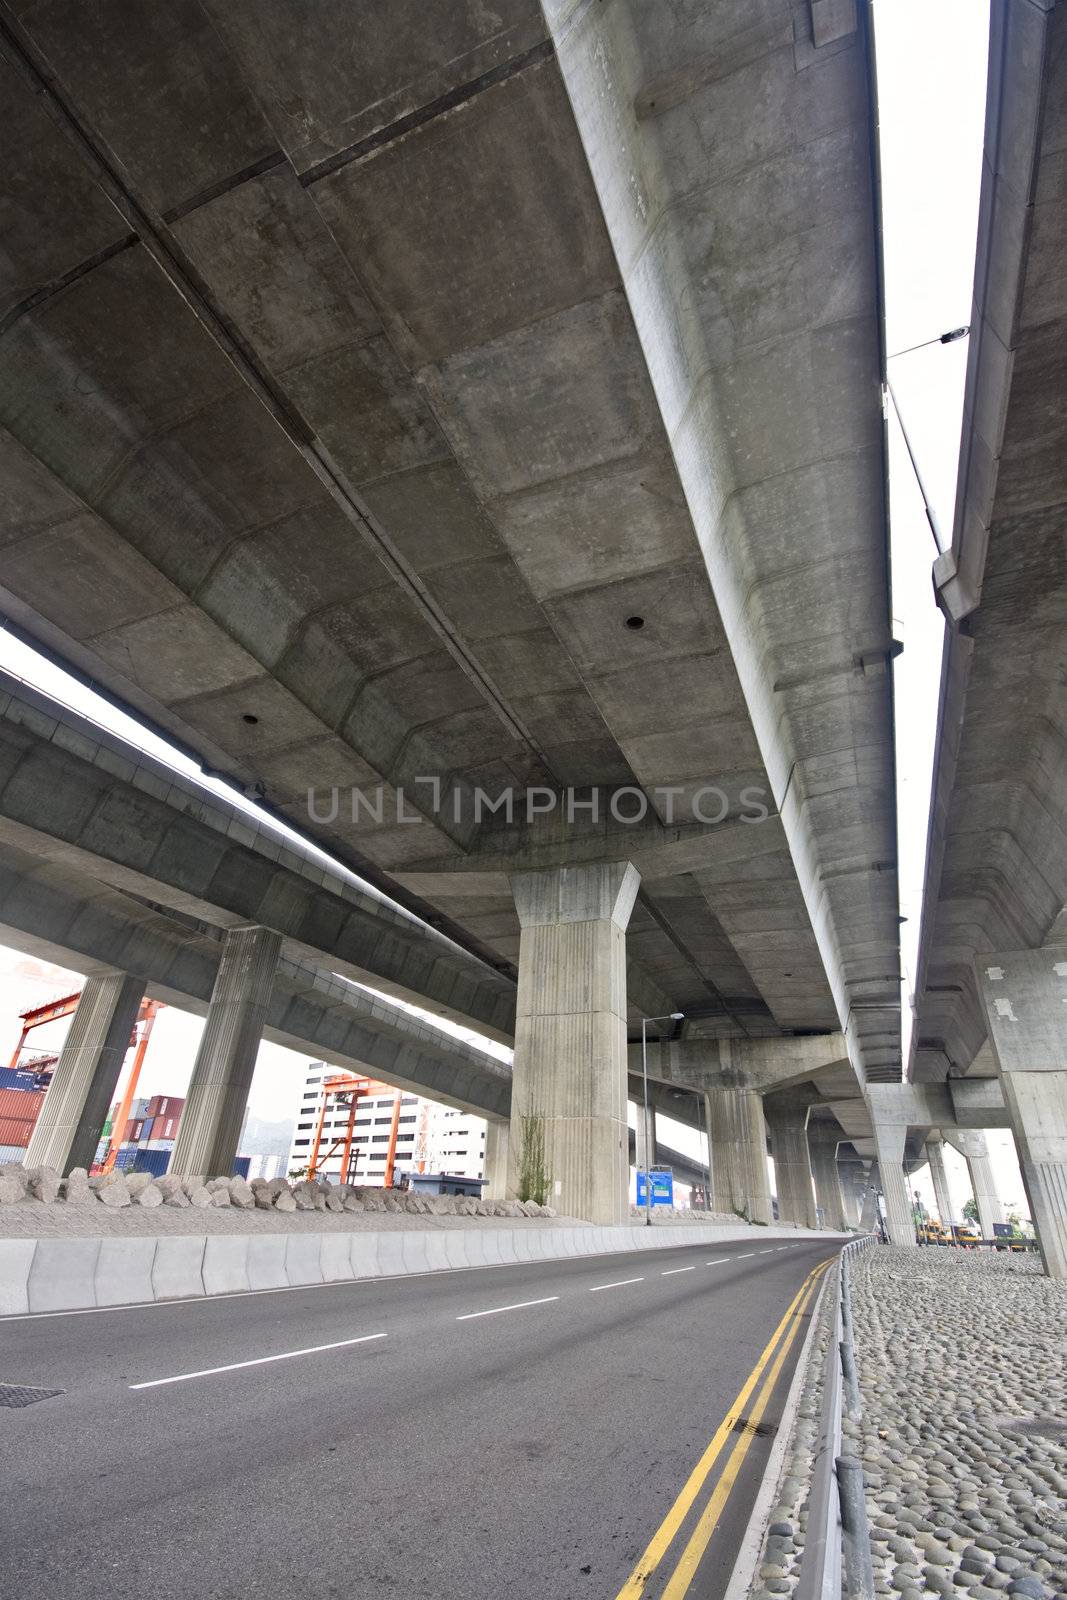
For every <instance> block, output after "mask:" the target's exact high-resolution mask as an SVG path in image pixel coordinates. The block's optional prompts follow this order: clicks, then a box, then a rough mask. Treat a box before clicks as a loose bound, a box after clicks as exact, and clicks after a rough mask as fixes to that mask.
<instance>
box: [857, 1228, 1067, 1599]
mask: <svg viewBox="0 0 1067 1600" xmlns="http://www.w3.org/2000/svg"><path fill="white" fill-rule="evenodd" d="M851 1279H852V1315H853V1323H854V1330H855V1344H856V1360H857V1364H858V1369H859V1378H860V1391H861V1396H862V1403H863V1411H862V1416H861V1418H860V1420H859V1422H858V1423H856V1422H852V1421H851V1420H849V1419H847V1418H846V1419H845V1423H844V1437H845V1448H846V1449H851V1450H852V1452H853V1453H854V1454H856V1455H858V1456H859V1457H860V1458H861V1460H862V1462H863V1472H864V1480H865V1484H866V1491H867V1509H868V1514H869V1517H870V1521H871V1549H872V1554H873V1557H874V1571H875V1589H876V1592H877V1593H878V1594H880V1595H887V1596H892V1595H897V1594H907V1593H909V1592H911V1591H917V1592H918V1593H920V1594H935V1595H937V1594H940V1595H959V1596H961V1597H963V1596H976V1597H977V1600H985V1597H986V1596H989V1595H1007V1596H1012V1597H1017V1600H1067V1285H1064V1284H1060V1283H1053V1282H1052V1281H1051V1280H1050V1279H1048V1278H1046V1277H1045V1276H1044V1275H1043V1274H1042V1271H1041V1267H1040V1264H1039V1262H1038V1261H1037V1260H1036V1259H1035V1258H1034V1257H1031V1256H1025V1257H1024V1256H1009V1255H1007V1254H1003V1255H1001V1254H994V1253H986V1252H979V1251H970V1250H945V1249H926V1250H905V1249H899V1248H894V1247H889V1246H880V1247H878V1248H876V1249H873V1250H869V1251H866V1252H864V1253H863V1254H861V1255H860V1256H859V1258H858V1260H857V1261H856V1262H855V1264H854V1266H853V1269H852V1274H851ZM1057 1423H1058V1424H1059V1425H1060V1426H1059V1427H1057V1426H1056V1425H1057Z"/></svg>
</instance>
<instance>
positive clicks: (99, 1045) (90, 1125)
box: [25, 972, 144, 1173]
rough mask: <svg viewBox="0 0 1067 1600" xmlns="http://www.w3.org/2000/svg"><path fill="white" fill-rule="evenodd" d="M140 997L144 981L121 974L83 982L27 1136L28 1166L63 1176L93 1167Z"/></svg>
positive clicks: (115, 973)
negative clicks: (53, 1069)
mask: <svg viewBox="0 0 1067 1600" xmlns="http://www.w3.org/2000/svg"><path fill="white" fill-rule="evenodd" d="M143 996H144V983H143V982H142V980H141V979H140V978H131V977H128V976H127V974H126V973H124V972H113V973H109V974H108V975H107V976H106V977H103V978H89V979H87V980H86V984H85V988H84V989H83V990H82V992H81V998H80V999H79V1001H78V1005H77V1009H76V1010H75V1012H74V1016H73V1017H72V1018H71V1023H70V1029H69V1031H68V1033H67V1037H66V1041H65V1043H64V1045H63V1049H62V1050H61V1052H60V1056H59V1060H58V1061H57V1062H56V1069H55V1071H54V1072H53V1074H52V1081H51V1083H50V1084H49V1085H48V1092H47V1093H46V1095H45V1097H44V1103H43V1105H42V1106H41V1114H40V1116H39V1117H38V1118H37V1124H36V1126H35V1128H34V1130H33V1133H32V1135H31V1136H30V1143H29V1148H28V1149H27V1151H26V1162H25V1164H26V1166H27V1167H52V1168H54V1169H55V1171H56V1172H63V1173H66V1172H69V1171H70V1170H71V1168H72V1167H88V1166H90V1165H91V1164H92V1161H93V1157H94V1156H95V1155H96V1149H97V1146H98V1145H99V1143H100V1137H101V1134H102V1132H103V1127H104V1123H105V1122H106V1121H107V1113H108V1108H109V1107H110V1105H111V1103H112V1101H113V1100H114V1097H115V1089H116V1086H117V1084H118V1081H119V1073H120V1072H121V1071H122V1063H123V1061H124V1060H125V1059H126V1052H127V1050H128V1049H129V1048H130V1039H131V1037H132V1034H133V1029H134V1025H135V1023H136V1021H137V1012H138V1009H139V1007H140V1004H141V1000H142V998H143Z"/></svg>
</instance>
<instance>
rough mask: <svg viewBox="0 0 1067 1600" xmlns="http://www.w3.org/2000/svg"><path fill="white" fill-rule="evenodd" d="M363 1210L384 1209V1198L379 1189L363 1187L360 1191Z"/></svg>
mask: <svg viewBox="0 0 1067 1600" xmlns="http://www.w3.org/2000/svg"><path fill="white" fill-rule="evenodd" d="M360 1199H361V1200H362V1201H363V1209H364V1211H384V1210H385V1200H384V1197H383V1195H382V1191H381V1190H380V1189H363V1190H361V1191H360Z"/></svg>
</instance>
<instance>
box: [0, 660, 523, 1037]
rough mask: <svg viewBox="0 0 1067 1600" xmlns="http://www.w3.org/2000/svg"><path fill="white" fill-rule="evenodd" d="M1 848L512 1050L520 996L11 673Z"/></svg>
mask: <svg viewBox="0 0 1067 1600" xmlns="http://www.w3.org/2000/svg"><path fill="white" fill-rule="evenodd" d="M0 679H2V680H3V684H2V688H3V692H2V693H0V843H4V844H8V845H10V846H13V847H14V848H16V849H19V850H22V851H25V852H27V853H29V854H32V855H35V856H37V857H39V858H40V859H41V860H43V861H48V862H51V863H52V864H53V865H57V866H59V865H62V866H66V867H69V868H71V869H73V870H74V871H76V872H78V873H80V874H82V875H85V876H89V877H93V878H96V879H98V880H99V881H101V882H103V883H107V884H109V885H110V886H111V887H113V888H116V889H119V890H121V891H123V892H125V893H127V894H131V893H132V894H134V895H137V896H140V897H141V898H144V899H148V900H150V901H153V902H155V903H157V904H160V905H163V906H166V907H168V908H169V909H173V910H176V911H179V912H182V913H184V914H186V915H189V916H193V917H196V918H197V919H199V920H201V921H204V922H208V923H212V924H214V925H215V926H217V927H220V928H226V927H232V926H238V925H241V924H247V923H254V924H256V925H257V926H262V927H269V928H271V929H273V931H274V932H276V933H278V934H279V936H280V937H281V938H282V939H283V941H284V949H285V952H286V954H288V955H290V956H291V957H295V958H296V959H298V960H311V961H314V960H316V959H318V960H320V961H321V960H326V961H328V962H329V965H330V967H331V969H332V970H335V971H339V972H343V973H345V974H346V975H347V976H348V977H351V978H353V979H355V981H357V982H360V983H368V984H371V985H372V986H373V987H375V988H378V989H382V990H384V991H385V992H387V993H390V994H393V995H395V996H396V997H398V998H401V999H405V1000H409V1001H411V1002H413V1003H414V1004H416V1005H420V1006H422V1007H424V1008H425V1009H426V1010H428V1011H434V1012H436V1013H437V1014H438V1015H441V1016H447V1017H449V1018H450V1019H451V1020H453V1021H458V1022H461V1023H465V1024H466V1025H469V1026H474V1027H477V1028H479V1029H480V1030H481V1031H482V1032H484V1033H486V1034H488V1035H489V1036H490V1037H492V1038H496V1039H499V1040H500V1041H501V1042H509V1041H510V1038H511V1032H512V1027H513V1018H514V1003H515V1002H514V995H515V991H514V986H513V985H512V983H511V982H510V980H507V979H505V978H503V977H502V976H501V975H499V974H498V973H495V972H493V971H492V970H491V969H490V968H489V967H488V966H487V965H485V964H484V963H481V962H479V961H477V960H476V959H474V958H473V957H471V956H469V955H467V953H466V952H465V951H463V950H461V949H460V948H459V947H458V946H457V945H455V944H453V943H452V941H451V940H448V939H446V938H444V937H443V936H442V935H441V934H438V933H436V932H435V931H434V930H433V929H432V928H429V927H427V926H426V925H425V924H423V923H420V922H419V921H418V920H417V919H416V918H414V917H412V916H411V915H410V914H409V913H407V912H405V911H403V910H401V909H400V908H399V907H397V906H394V905H392V904H391V903H390V902H388V901H386V900H385V899H383V898H382V897H380V896H378V895H376V893H375V891H373V890H371V889H369V888H367V887H364V886H361V885H360V883H359V882H358V880H357V879H356V878H355V877H354V875H352V874H350V873H346V872H345V871H344V870H343V869H340V868H338V869H333V868H331V867H329V865H324V864H323V863H322V861H321V860H320V859H319V858H318V857H317V856H314V855H312V854H310V853H308V852H306V851H301V850H300V849H299V848H297V847H295V846H293V845H292V844H291V843H289V842H287V841H286V840H285V839H284V838H283V837H282V836H280V835H279V834H277V833H276V832H274V830H272V829H271V828H269V827H268V826H267V825H266V824H265V823H259V822H257V819H256V818H255V817H253V816H249V815H248V814H247V813H243V812H240V811H238V810H237V809H235V808H234V807H232V806H229V805H227V804H226V802H225V801H223V800H221V799H218V798H216V797H215V796H214V795H212V794H211V793H210V792H208V791H206V790H204V789H202V788H200V787H199V786H198V785H197V784H195V783H193V782H192V781H191V780H188V779H185V778H182V777H181V776H180V775H179V774H177V773H175V772H173V771H172V770H171V769H169V768H167V767H165V766H163V765H162V764H161V763H159V762H155V761H152V760H151V759H150V758H149V757H147V756H144V755H143V754H140V753H139V752H136V751H135V750H134V749H133V748H132V747H131V746H129V745H126V744H124V743H123V741H122V740H119V739H116V738H114V737H112V736H111V735H108V734H106V733H105V732H103V731H102V730H101V729H99V728H97V727H96V726H95V725H94V724H92V723H90V722H89V721H87V719H85V718H82V717H78V716H77V715H76V714H75V713H73V712H69V711H67V710H65V709H64V708H62V707H60V706H58V705H57V704H56V703H55V702H53V701H49V700H48V699H47V697H45V696H43V695H38V694H36V693H35V692H34V691H32V690H29V689H27V688H25V687H24V686H22V685H19V684H18V683H16V682H15V681H14V680H12V679H9V678H6V677H5V676H4V675H2V674H0Z"/></svg>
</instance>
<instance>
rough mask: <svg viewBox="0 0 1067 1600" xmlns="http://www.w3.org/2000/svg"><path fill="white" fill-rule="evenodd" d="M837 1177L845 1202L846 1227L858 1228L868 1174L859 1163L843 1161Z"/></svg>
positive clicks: (840, 1163) (839, 1166)
mask: <svg viewBox="0 0 1067 1600" xmlns="http://www.w3.org/2000/svg"><path fill="white" fill-rule="evenodd" d="M837 1176H838V1179H839V1180H840V1183H841V1193H842V1197H843V1200H844V1211H845V1226H846V1227H848V1228H858V1227H859V1224H860V1213H861V1211H862V1208H863V1196H864V1194H865V1193H866V1192H867V1177H866V1174H865V1173H864V1170H863V1167H862V1166H861V1164H860V1163H859V1162H858V1161H842V1162H839V1163H838V1169H837Z"/></svg>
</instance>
